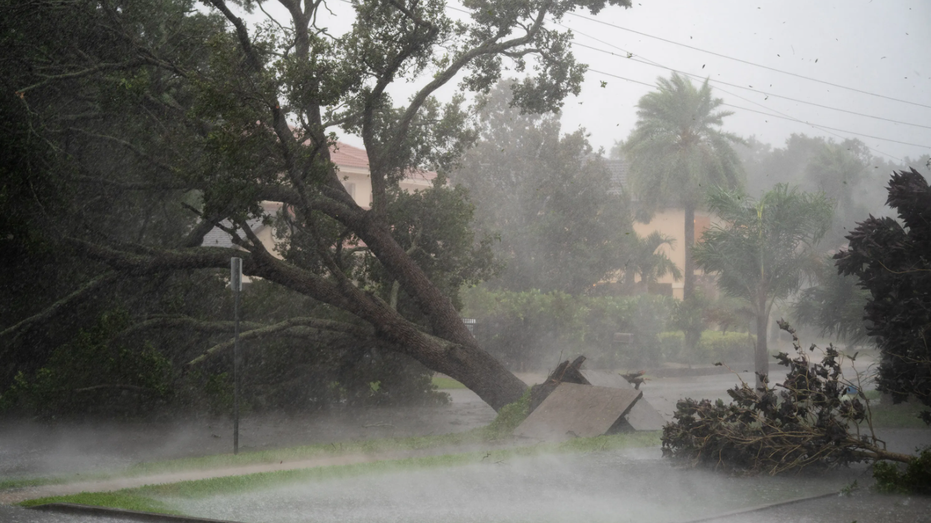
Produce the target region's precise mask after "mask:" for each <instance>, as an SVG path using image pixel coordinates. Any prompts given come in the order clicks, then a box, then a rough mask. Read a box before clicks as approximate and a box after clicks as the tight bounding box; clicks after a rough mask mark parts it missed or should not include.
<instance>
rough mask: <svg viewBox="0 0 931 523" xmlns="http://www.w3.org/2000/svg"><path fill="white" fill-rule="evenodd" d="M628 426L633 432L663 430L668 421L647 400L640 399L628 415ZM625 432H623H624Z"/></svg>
mask: <svg viewBox="0 0 931 523" xmlns="http://www.w3.org/2000/svg"><path fill="white" fill-rule="evenodd" d="M626 420H627V424H628V425H630V428H631V429H633V430H663V425H665V424H666V420H664V419H663V415H662V414H660V413H659V412H657V410H656V409H655V408H653V405H650V402H648V401H647V399H646V398H640V400H638V401H637V403H634V406H633V407H631V409H630V412H629V413H628V414H627V418H626ZM622 432H623V430H622Z"/></svg>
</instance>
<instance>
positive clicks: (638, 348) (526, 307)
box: [462, 287, 675, 370]
mask: <svg viewBox="0 0 931 523" xmlns="http://www.w3.org/2000/svg"><path fill="white" fill-rule="evenodd" d="M462 297H463V303H464V305H465V307H464V309H463V316H464V317H469V318H475V319H477V320H478V325H477V327H476V331H475V336H476V338H477V339H478V341H479V343H480V344H481V345H482V346H483V347H484V348H486V349H487V350H488V351H489V352H491V353H492V354H494V355H495V356H497V357H498V358H500V359H502V360H504V361H505V363H506V364H507V365H508V366H509V367H510V368H512V369H515V370H530V369H539V368H549V367H552V366H554V365H555V364H556V362H557V360H558V359H560V358H562V359H567V358H571V357H575V356H577V355H579V354H584V355H585V356H587V357H588V358H589V362H590V366H591V367H594V368H617V367H642V366H648V365H655V364H657V363H659V362H661V361H662V354H661V345H660V340H659V337H658V335H659V333H660V332H663V331H664V330H666V329H667V328H668V326H667V323H668V322H669V319H670V317H671V316H672V312H673V310H674V304H675V300H673V299H672V298H667V297H663V296H654V295H640V296H619V297H616V296H572V295H569V294H566V293H562V292H548V293H543V292H540V291H526V292H510V291H489V290H487V289H483V288H477V287H476V288H472V289H468V290H466V291H464V292H463V293H462ZM618 332H623V333H630V334H632V335H633V343H632V344H631V345H629V346H626V345H619V344H617V343H616V342H615V339H614V334H615V333H618Z"/></svg>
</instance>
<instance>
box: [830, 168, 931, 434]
mask: <svg viewBox="0 0 931 523" xmlns="http://www.w3.org/2000/svg"><path fill="white" fill-rule="evenodd" d="M888 195H889V197H888V200H887V203H888V205H889V206H890V207H892V208H893V209H895V211H896V213H897V215H898V220H896V219H894V218H891V217H882V218H875V217H873V216H870V217H869V218H867V219H866V220H864V221H863V222H861V223H860V224H859V225H858V226H857V228H856V229H855V230H853V231H852V232H851V233H850V235H848V236H847V239H848V240H849V241H850V244H849V246H848V247H847V248H846V249H842V250H841V251H839V252H838V253H837V254H835V255H834V259H835V260H836V265H837V270H838V272H839V273H840V274H842V275H853V276H856V277H857V278H859V281H860V286H861V287H862V288H863V289H866V290H867V291H869V297H868V299H867V302H866V307H865V309H864V318H863V319H864V320H865V321H866V322H867V324H866V331H867V334H869V336H870V337H872V338H873V339H874V340H875V342H876V345H877V346H878V347H879V349H880V351H882V356H881V359H880V364H879V379H878V385H879V389H880V390H883V391H886V392H888V393H889V394H891V395H892V398H893V400H894V401H896V402H899V401H902V400H905V399H906V398H908V397H909V396H910V395H914V397H915V398H917V399H918V400H919V401H921V402H922V403H923V404H924V405H926V406H931V349H929V345H928V339H929V338H931V258H929V253H931V187H929V186H928V182H927V180H925V178H924V177H923V176H921V174H919V173H918V171H916V170H915V169H910V170H908V171H899V172H896V173H893V175H892V178H891V179H890V181H889V185H888ZM923 417H924V420H925V421H926V422H928V423H931V412H929V411H925V412H924V413H923Z"/></svg>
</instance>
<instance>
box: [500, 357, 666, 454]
mask: <svg viewBox="0 0 931 523" xmlns="http://www.w3.org/2000/svg"><path fill="white" fill-rule="evenodd" d="M584 362H585V356H579V357H578V358H576V359H575V360H573V361H572V362H570V361H569V360H566V361H564V362H562V363H560V364H559V365H558V366H557V367H556V370H554V371H553V372H552V373H551V374H550V376H549V377H548V378H547V379H546V381H544V382H543V383H541V384H539V385H534V386H533V387H531V389H530V415H529V416H527V419H525V420H524V422H523V423H521V424H520V426H518V427H517V429H516V430H515V431H514V435H516V436H518V437H523V438H530V439H536V440H542V441H561V440H566V439H570V438H574V437H579V438H587V437H594V436H600V435H603V434H616V433H619V432H632V431H652V430H661V429H662V427H663V424H664V420H663V417H662V416H661V415H660V414H659V413H658V412H657V411H656V409H654V408H653V407H652V406H651V405H650V404H649V403H648V402H647V400H646V399H644V398H643V392H642V391H640V390H639V389H640V384H641V383H643V375H642V374H643V373H632V374H625V375H621V374H612V373H610V372H603V371H596V370H588V369H583V368H582V364H583V363H584Z"/></svg>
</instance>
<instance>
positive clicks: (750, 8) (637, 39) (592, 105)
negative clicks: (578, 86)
mask: <svg viewBox="0 0 931 523" xmlns="http://www.w3.org/2000/svg"><path fill="white" fill-rule="evenodd" d="M586 18H591V17H586ZM597 20H598V21H600V22H604V23H597V22H594V21H589V20H585V19H582V18H581V17H576V16H568V17H566V20H565V22H564V23H565V25H566V26H568V27H570V28H571V29H573V31H574V32H575V33H576V35H575V40H576V42H578V43H579V44H583V45H586V46H591V47H596V48H598V49H603V50H610V51H614V52H617V53H618V54H621V55H623V56H625V58H620V57H613V56H611V55H608V54H605V53H603V52H599V51H595V50H592V49H588V48H583V47H581V46H576V48H575V54H576V56H577V58H578V59H579V60H580V61H582V62H584V63H587V64H589V66H590V67H591V70H590V71H589V73H588V75H587V76H586V81H585V85H584V87H583V91H582V94H581V95H580V96H579V97H578V99H575V100H569V101H567V103H566V106H565V109H564V113H565V115H564V118H563V122H564V126H565V128H566V129H567V130H570V129H574V128H576V127H577V126H579V125H581V126H583V127H585V128H586V129H588V130H589V132H590V133H591V141H592V143H593V144H596V145H598V146H603V147H605V148H609V147H610V146H611V145H612V144H613V143H614V141H615V140H616V139H618V138H624V137H626V136H627V135H628V134H629V132H630V130H631V129H632V127H633V125H634V123H635V122H636V108H635V106H636V103H637V101H638V100H639V99H640V97H641V96H643V95H644V94H646V93H647V92H649V91H650V90H651V89H650V88H649V87H646V86H643V85H639V84H635V83H633V82H628V81H625V80H621V79H618V78H612V77H610V76H607V75H605V74H600V73H596V72H595V71H601V72H604V73H609V74H614V75H617V76H622V77H625V78H629V79H631V80H637V81H640V82H644V83H647V84H650V85H654V84H655V82H656V78H657V77H658V76H668V75H669V74H671V73H670V72H669V71H668V70H664V69H661V68H658V67H654V66H651V65H648V64H645V63H642V62H639V61H637V60H643V61H652V62H655V63H658V64H661V65H663V66H665V67H668V68H672V69H676V70H679V71H682V72H685V73H690V74H694V75H697V76H698V77H709V78H710V79H711V81H712V86H713V87H714V90H715V93H716V96H719V97H721V98H723V99H724V100H725V102H726V103H728V104H732V105H734V106H738V107H743V108H747V109H752V110H756V111H763V112H767V113H773V114H776V113H777V112H778V113H782V114H781V116H783V117H789V118H790V119H797V120H801V121H802V122H810V123H812V124H816V125H820V126H826V127H833V128H836V129H843V130H844V131H847V132H844V131H834V130H826V129H816V128H813V127H811V126H810V125H807V124H805V123H801V122H797V121H790V120H786V119H783V118H778V117H771V116H766V115H762V114H758V113H753V112H750V111H746V110H743V109H737V108H734V107H729V109H731V110H733V111H734V112H735V114H734V115H733V116H731V117H729V118H728V119H726V120H725V126H726V129H727V130H730V131H732V132H735V133H737V134H740V135H743V136H750V135H756V136H757V137H758V138H759V139H760V140H762V141H764V142H767V143H770V144H772V145H774V146H779V145H782V144H783V143H784V141H785V139H786V138H787V137H788V136H789V135H790V134H791V133H805V134H808V135H817V136H826V137H833V138H837V139H839V138H838V136H836V135H839V136H841V137H844V138H847V137H858V138H860V139H861V140H863V141H864V142H865V143H866V144H867V145H868V146H870V147H871V148H873V149H874V150H875V151H877V152H878V151H881V152H884V153H887V154H889V155H892V156H895V157H898V158H901V157H903V156H906V155H907V156H911V157H912V158H915V157H918V156H920V155H921V154H926V153H931V129H929V128H921V127H912V126H908V125H903V124H901V123H892V122H887V121H882V120H877V119H873V118H867V117H863V116H857V115H852V114H848V113H843V112H839V111H834V110H828V109H823V108H819V107H815V106H811V105H807V104H804V103H800V102H796V101H791V100H786V99H782V98H779V97H777V96H769V97H768V99H767V95H765V94H763V93H762V92H759V91H765V92H768V93H771V94H773V95H780V96H784V97H790V98H795V99H798V100H802V101H805V102H812V103H817V104H821V105H825V106H830V107H836V108H839V109H844V110H847V111H853V112H858V113H863V114H868V115H872V116H879V117H882V118H886V119H889V120H897V121H900V122H907V123H912V124H919V125H923V126H926V127H931V32H929V31H928V30H927V29H928V27H929V22H931V2H928V1H927V0H914V1H909V0H876V1H869V0H844V1H833V0H832V1H826V0H817V1H812V0H760V1H752V2H751V1H742V0H719V1H716V2H695V1H689V0H652V1H647V0H643V1H636V0H635V4H634V8H633V9H629V10H623V9H611V10H606V11H604V12H603V13H602V14H600V15H599V16H598V17H597ZM606 24H613V25H616V26H620V27H623V28H626V29H632V30H635V31H638V32H640V33H644V34H646V35H651V36H654V37H659V38H663V39H666V40H671V41H674V42H677V43H681V44H686V45H689V46H692V47H695V48H699V49H703V50H706V51H711V52H714V53H717V54H719V55H725V56H728V57H733V58H737V59H740V60H744V61H745V62H750V63H753V64H759V65H762V66H766V67H770V68H773V69H779V70H782V71H786V72H789V73H794V74H796V75H800V76H805V77H810V78H814V79H817V80H823V81H827V82H830V83H833V84H837V85H840V86H844V87H852V88H855V89H859V90H861V91H867V92H870V93H875V94H880V95H884V96H888V97H891V98H899V99H903V100H907V101H911V102H915V103H918V104H922V105H924V106H925V107H921V106H917V105H909V104H905V103H901V102H896V101H892V100H888V99H884V98H881V97H878V96H871V95H867V94H862V93H857V92H853V91H849V90H846V89H842V88H839V87H835V86H830V85H825V84H822V83H818V82H814V81H810V80H805V79H802V78H798V77H794V76H791V75H789V74H783V73H779V72H776V71H772V70H767V69H763V68H761V67H756V66H754V65H750V64H748V63H742V62H737V61H734V60H730V59H727V58H723V57H721V56H715V55H712V54H709V53H706V52H702V51H698V50H694V49H689V48H687V47H683V46H681V45H674V44H671V43H668V42H663V41H660V40H657V39H654V38H649V37H647V36H644V35H640V34H635V33H632V32H629V31H625V30H622V29H618V28H616V27H611V26H609V25H606ZM585 35H590V36H591V37H594V38H597V39H598V40H600V42H599V41H596V40H594V39H593V38H590V37H588V36H585ZM611 46H616V48H615V47H611ZM617 48H622V49H624V51H625V52H630V53H633V55H634V57H633V59H627V58H626V53H625V52H622V51H620V50H618V49H617ZM602 80H604V81H607V82H608V84H607V86H606V87H604V88H602V87H600V81H602ZM696 81H698V80H697V79H696ZM716 81H721V82H727V83H730V84H733V85H736V86H741V87H750V86H753V88H754V89H756V90H757V92H754V91H751V90H746V89H740V88H738V87H733V86H728V85H724V84H721V83H715V82H716ZM725 91H726V92H725ZM730 93H732V94H730ZM741 97H742V98H741ZM579 102H581V105H580V104H579ZM831 133H834V134H831ZM852 133H860V134H865V135H871V136H877V137H882V138H888V139H892V140H898V141H901V142H910V143H914V144H919V146H913V145H903V144H897V143H892V142H888V141H883V140H878V139H875V138H867V137H865V136H857V135H854V134H852Z"/></svg>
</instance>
